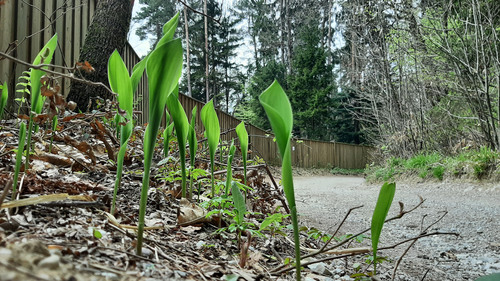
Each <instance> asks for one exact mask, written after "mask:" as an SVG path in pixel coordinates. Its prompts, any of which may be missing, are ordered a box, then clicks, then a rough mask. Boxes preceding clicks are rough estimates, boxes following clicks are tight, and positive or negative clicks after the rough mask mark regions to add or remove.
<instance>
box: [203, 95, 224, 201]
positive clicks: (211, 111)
mask: <svg viewBox="0 0 500 281" xmlns="http://www.w3.org/2000/svg"><path fill="white" fill-rule="evenodd" d="M201 122H202V123H203V126H205V135H206V137H207V139H208V150H209V153H210V172H211V175H212V197H214V196H215V178H214V161H215V151H216V150H217V146H218V145H219V139H220V125H219V118H218V117H217V112H215V108H214V101H213V100H210V101H209V102H208V103H207V104H205V106H203V108H202V109H201Z"/></svg>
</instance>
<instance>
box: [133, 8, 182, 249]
mask: <svg viewBox="0 0 500 281" xmlns="http://www.w3.org/2000/svg"><path fill="white" fill-rule="evenodd" d="M178 21H179V13H177V14H176V15H175V16H174V17H173V18H172V19H171V20H170V21H168V22H167V23H166V24H165V25H164V26H163V37H162V38H161V39H160V41H159V42H158V44H157V45H156V48H155V49H154V50H153V52H152V53H151V54H149V56H148V58H147V61H146V73H147V75H148V83H149V124H148V126H147V128H146V133H145V135H144V175H143V178H142V189H141V201H140V206H139V223H138V229H137V254H138V255H141V253H142V240H143V235H144V218H145V216H146V205H147V202H148V189H149V176H150V172H151V171H150V168H151V162H152V160H153V152H154V148H155V144H156V136H157V134H158V129H159V127H160V123H161V118H162V116H163V112H164V110H165V105H166V103H167V98H168V96H169V95H170V94H171V93H172V91H173V90H174V89H175V88H176V87H177V84H178V82H179V79H180V77H181V73H182V44H181V40H180V39H173V36H174V32H175V29H176V28H177V23H178Z"/></svg>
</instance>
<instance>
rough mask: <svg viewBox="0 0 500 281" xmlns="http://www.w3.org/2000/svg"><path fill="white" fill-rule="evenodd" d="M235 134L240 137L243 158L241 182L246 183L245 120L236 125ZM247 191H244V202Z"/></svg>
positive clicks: (246, 141)
mask: <svg viewBox="0 0 500 281" xmlns="http://www.w3.org/2000/svg"><path fill="white" fill-rule="evenodd" d="M236 134H237V135H238V138H239V139H240V147H241V157H242V158H243V184H244V185H247V154H248V132H247V130H246V128H245V122H241V123H240V124H239V125H238V126H236ZM246 199H247V193H246V192H245V202H246Z"/></svg>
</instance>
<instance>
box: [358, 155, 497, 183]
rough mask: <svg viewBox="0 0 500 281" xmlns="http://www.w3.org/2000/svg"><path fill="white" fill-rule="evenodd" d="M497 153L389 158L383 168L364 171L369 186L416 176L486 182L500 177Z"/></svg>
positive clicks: (375, 166) (426, 178) (374, 167)
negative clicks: (370, 183)
mask: <svg viewBox="0 0 500 281" xmlns="http://www.w3.org/2000/svg"><path fill="white" fill-rule="evenodd" d="M499 158H500V152H498V151H494V150H491V149H490V148H488V147H481V148H480V149H478V150H465V151H462V152H461V153H460V154H457V155H453V156H443V155H440V154H439V153H436V152H434V153H422V154H419V155H415V156H413V157H411V158H409V159H403V158H399V157H390V158H388V159H387V160H386V161H385V163H384V164H383V165H370V166H368V167H367V168H366V169H365V173H366V179H367V180H368V181H370V182H379V181H387V180H391V179H395V178H404V177H411V176H417V177H419V178H422V179H424V180H430V179H435V180H439V181H442V180H443V179H444V178H469V179H477V180H485V179H488V178H496V177H497V176H500V169H498V159H499Z"/></svg>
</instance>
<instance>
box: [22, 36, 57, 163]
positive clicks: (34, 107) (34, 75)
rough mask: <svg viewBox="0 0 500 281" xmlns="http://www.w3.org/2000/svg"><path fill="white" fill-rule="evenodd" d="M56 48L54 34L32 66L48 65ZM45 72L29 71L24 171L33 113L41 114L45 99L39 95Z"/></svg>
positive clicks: (38, 70)
mask: <svg viewBox="0 0 500 281" xmlns="http://www.w3.org/2000/svg"><path fill="white" fill-rule="evenodd" d="M56 47H57V34H55V35H54V36H53V37H52V38H51V39H50V40H49V42H47V44H45V46H43V48H42V50H41V51H40V53H38V55H37V56H36V57H35V60H34V61H33V65H39V64H49V63H50V62H51V61H52V56H53V55H54V51H55V49H56ZM45 68H47V67H45ZM45 73H46V72H45V71H43V70H40V69H31V70H30V75H29V76H30V80H31V112H30V120H29V126H28V143H27V145H26V164H25V169H26V170H28V168H29V161H30V146H31V133H32V130H33V117H34V116H33V112H34V113H36V114H40V113H41V112H42V108H43V103H44V102H45V97H43V96H42V95H41V87H42V84H41V82H40V79H41V78H42V76H44V75H45Z"/></svg>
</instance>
